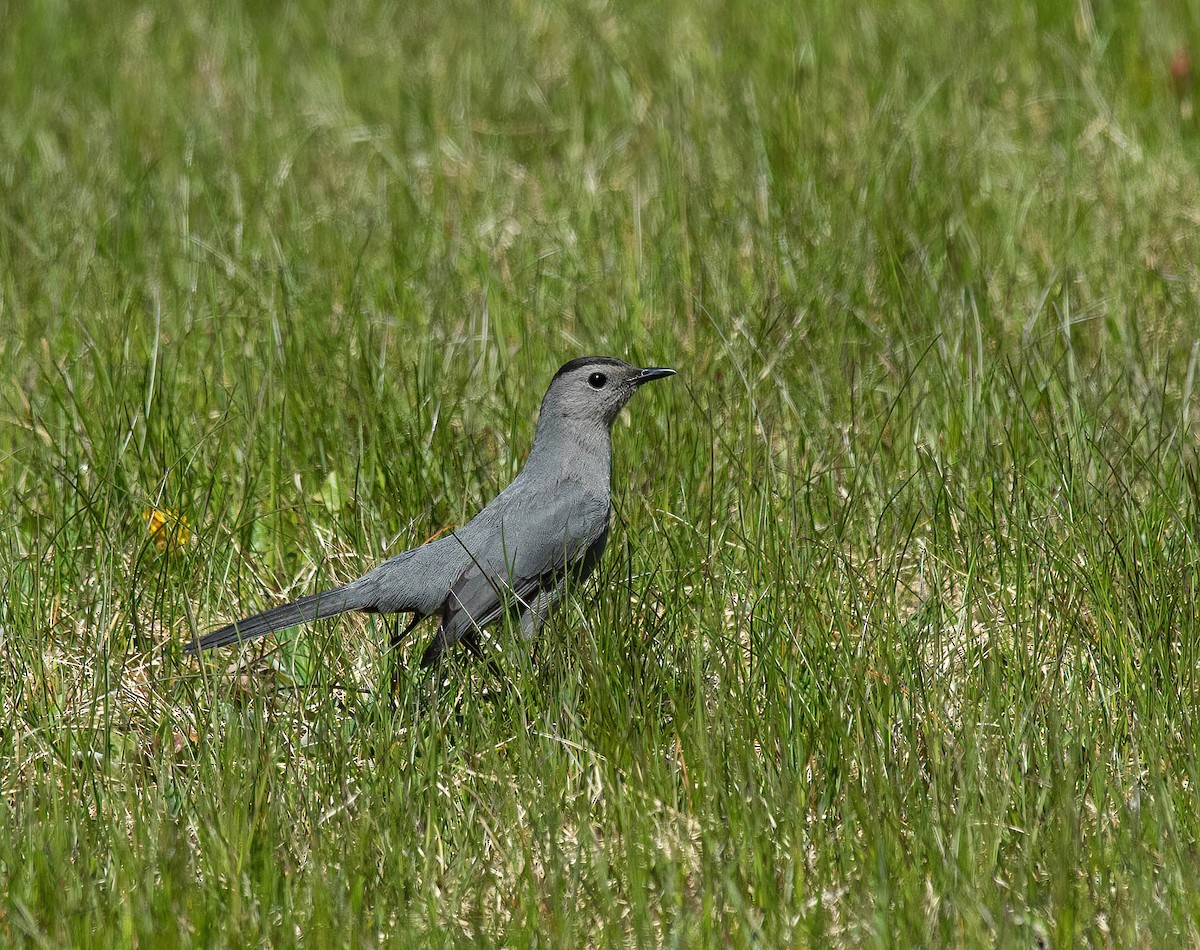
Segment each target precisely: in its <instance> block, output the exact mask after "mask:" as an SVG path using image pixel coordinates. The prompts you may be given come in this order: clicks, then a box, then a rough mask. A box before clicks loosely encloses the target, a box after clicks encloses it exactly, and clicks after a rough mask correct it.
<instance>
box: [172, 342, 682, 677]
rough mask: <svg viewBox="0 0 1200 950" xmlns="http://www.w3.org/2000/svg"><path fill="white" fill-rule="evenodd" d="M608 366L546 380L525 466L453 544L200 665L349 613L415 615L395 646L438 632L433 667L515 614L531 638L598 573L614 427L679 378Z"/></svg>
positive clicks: (223, 632) (282, 610) (274, 615)
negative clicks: (638, 397)
mask: <svg viewBox="0 0 1200 950" xmlns="http://www.w3.org/2000/svg"><path fill="white" fill-rule="evenodd" d="M674 375H675V370H673V369H667V368H665V367H660V366H652V367H647V368H641V367H638V366H633V365H631V364H630V363H627V362H625V361H624V360H620V359H616V358H614V357H611V356H584V357H579V358H577V359H573V360H571V361H570V362H568V363H565V364H564V365H563V366H562V367H561V368H560V369H559V370H558V372H557V373H555V374H554V377H553V379H552V380H551V381H550V386H549V387H548V388H547V390H546V395H545V397H544V398H543V399H542V404H541V409H540V411H539V413H538V421H537V429H536V430H535V433H534V438H533V444H532V446H531V447H530V450H529V454H528V456H527V457H526V459H525V464H524V465H523V466H522V467H521V471H520V472H519V473H518V474H517V477H516V478H514V479H513V480H512V481H511V482H510V483H509V484H508V486H507V487H506V488H504V489H503V490H502V491H501V492H500V493H499V494H498V495H496V497H495V498H493V499H492V500H491V502H489V503H488V504H487V505H486V506H485V507H484V508H483V509H481V510H480V511H479V513H478V514H476V515H475V517H474V518H472V519H471V520H470V521H469V522H467V523H466V524H465V525H463V526H462V527H460V528H459V529H458V530H456V531H453V532H451V533H450V534H448V535H446V536H444V537H441V538H438V539H437V540H434V541H430V542H428V543H426V544H423V545H421V546H419V547H415V548H411V549H409V550H407V551H403V552H401V553H400V554H397V555H395V556H393V557H390V558H388V559H387V560H385V561H383V562H382V563H381V564H379V565H378V566H376V567H375V568H374V569H372V570H370V571H368V572H367V573H366V574H363V575H362V576H361V577H358V578H356V579H355V580H352V581H350V582H349V583H346V584H343V585H341V586H340V587H335V588H333V589H331V590H325V591H321V592H319V593H315V594H310V595H308V596H307V597H302V598H300V599H299V600H295V601H292V602H290V603H286V604H282V605H281V606H278V607H273V608H271V609H270V610H266V611H263V612H262V613H259V614H255V615H253V616H251V617H247V618H245V619H244V620H239V621H236V622H234V623H230V624H226V625H225V626H223V627H221V628H219V629H217V630H214V631H212V632H211V633H209V634H207V635H205V636H203V637H201V638H199V639H194V640H192V641H190V642H189V643H187V644H186V645H185V646H184V652H185V654H189V655H195V654H199V653H201V652H203V651H205V650H211V649H213V648H215V647H222V646H226V645H228V644H239V643H245V642H247V641H249V640H254V639H256V638H258V637H261V636H264V635H266V634H269V633H273V632H275V631H278V630H284V629H287V628H289V627H294V626H296V625H298V624H301V623H306V622H308V621H312V620H321V619H324V618H327V617H333V616H336V615H338V614H343V613H346V612H348V611H361V612H364V613H368V614H396V615H399V614H404V613H408V614H411V615H412V619H411V621H410V623H409V624H408V625H407V626H406V627H405V628H404V630H403V631H401V630H400V628H399V623H398V620H399V618H398V617H397V624H396V627H395V633H394V634H393V637H392V646H393V647H395V646H396V645H397V644H398V643H399V642H400V641H401V640H402V639H403V637H405V636H406V635H407V634H408V633H409V632H410V631H411V630H412V629H413V628H414V627H416V625H417V624H418V623H420V622H421V621H422V620H424V619H426V618H427V617H432V616H437V617H438V626H437V630H436V631H435V633H434V635H433V638H432V639H431V640H430V641H429V644H428V645H427V646H426V648H425V651H424V653H423V654H422V656H421V663H420V665H421V668H422V669H424V668H426V667H430V666H434V665H435V664H438V663H439V661H441V660H442V658H443V657H444V656H445V655H446V653H447V651H448V650H450V649H451V648H452V647H454V646H455V645H457V644H459V643H462V644H463V645H464V646H465V647H467V648H468V649H469V650H470V651H471V652H472V653H474V654H476V655H479V653H480V648H479V634H480V632H481V631H482V630H483V629H484V628H485V627H488V626H489V625H491V624H494V623H496V622H497V621H498V620H500V619H502V618H503V617H504V616H506V614H508V613H510V612H511V613H512V614H514V615H515V616H516V617H517V618H519V622H520V627H519V629H520V633H521V635H522V637H523V638H524V639H525V640H526V641H527V642H528V641H530V640H532V639H533V638H534V637H535V636H536V634H537V633H538V631H539V630H540V629H541V627H542V625H543V624H544V623H545V621H546V618H547V616H548V615H549V614H550V611H551V609H552V608H553V607H554V606H555V604H556V602H557V601H558V600H559V599H560V598H561V596H562V594H563V591H564V588H565V587H567V586H569V585H570V584H571V583H581V582H582V581H583V580H584V579H585V578H587V577H588V575H590V574H591V573H592V571H593V570H595V568H596V565H597V563H598V562H599V560H600V556H601V555H602V554H603V553H604V546H605V544H606V542H607V541H608V531H609V521H610V516H611V510H612V487H611V480H612V425H613V422H614V421H615V420H616V418H617V416H618V415H619V414H620V412H621V410H622V409H623V408H624V406H625V404H626V403H628V402H629V400H630V399H631V398H632V397H633V395H634V393H636V392H637V391H638V390H639V389H640V388H641V387H642V386H643V385H645V384H646V383H649V382H652V381H653V380H657V379H665V378H666V377H668V376H674Z"/></svg>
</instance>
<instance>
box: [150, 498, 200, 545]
mask: <svg viewBox="0 0 1200 950" xmlns="http://www.w3.org/2000/svg"><path fill="white" fill-rule="evenodd" d="M146 523H147V526H148V527H149V529H150V537H152V538H153V539H154V544H155V547H157V548H158V549H159V550H160V551H165V550H167V549H168V548H170V549H171V550H172V551H177V550H179V548H181V547H183V546H184V545H185V544H187V542H188V538H190V537H191V532H190V531H189V530H188V520H187V518H185V517H184V516H183V515H177V514H175V512H173V511H163V510H160V509H158V508H147V509H146Z"/></svg>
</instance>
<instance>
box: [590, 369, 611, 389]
mask: <svg viewBox="0 0 1200 950" xmlns="http://www.w3.org/2000/svg"><path fill="white" fill-rule="evenodd" d="M607 382H608V377H607V376H605V375H604V374H603V373H592V375H591V376H589V377H588V385H589V386H591V387H592V389H603V388H604V384H605V383H607Z"/></svg>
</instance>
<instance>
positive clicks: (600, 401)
mask: <svg viewBox="0 0 1200 950" xmlns="http://www.w3.org/2000/svg"><path fill="white" fill-rule="evenodd" d="M674 375H675V370H673V369H664V368H662V367H658V366H652V367H649V368H647V369H641V368H640V367H637V366H632V365H630V364H629V363H626V362H625V361H624V360H618V359H614V358H613V357H611V356H581V357H580V358H579V359H574V360H571V362H569V363H566V364H564V365H563V367H562V368H561V369H560V370H559V371H558V372H557V373H555V374H554V379H552V380H551V381H550V388H549V389H548V390H546V398H545V399H543V400H542V419H543V420H544V421H546V422H549V421H550V420H551V419H553V420H555V421H559V420H562V421H564V422H568V423H576V424H585V425H586V424H589V423H590V424H593V425H600V426H604V427H606V428H607V427H609V426H611V425H612V424H613V421H614V420H615V419H616V418H617V414H618V413H620V411H621V409H622V408H624V406H625V403H627V402H629V400H630V398H631V397H632V396H633V394H634V393H635V392H637V391H638V389H639V388H640V387H641V386H642V385H643V384H644V383H648V382H650V381H651V380H655V379H664V378H665V377H667V376H674Z"/></svg>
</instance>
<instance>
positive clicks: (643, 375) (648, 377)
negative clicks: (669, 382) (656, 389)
mask: <svg viewBox="0 0 1200 950" xmlns="http://www.w3.org/2000/svg"><path fill="white" fill-rule="evenodd" d="M674 375H675V370H673V369H667V368H666V367H665V366H648V367H647V368H646V369H644V370H642V371H641V372H640V373H638V374H637V375H636V376H635V377H633V383H634V385H635V386H640V385H642V383H649V382H653V381H654V380H656V379H666V378H667V377H668V376H674Z"/></svg>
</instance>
